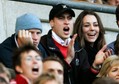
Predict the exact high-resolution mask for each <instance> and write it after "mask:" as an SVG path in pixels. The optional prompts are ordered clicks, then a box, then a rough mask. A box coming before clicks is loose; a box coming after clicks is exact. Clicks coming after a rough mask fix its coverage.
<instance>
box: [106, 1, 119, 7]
mask: <svg viewBox="0 0 119 84" xmlns="http://www.w3.org/2000/svg"><path fill="white" fill-rule="evenodd" d="M107 3H108V4H109V5H112V6H117V5H119V0H107Z"/></svg>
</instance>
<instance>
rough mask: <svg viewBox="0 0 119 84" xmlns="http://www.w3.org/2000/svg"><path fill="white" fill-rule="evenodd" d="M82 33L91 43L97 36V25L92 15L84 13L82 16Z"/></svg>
mask: <svg viewBox="0 0 119 84" xmlns="http://www.w3.org/2000/svg"><path fill="white" fill-rule="evenodd" d="M82 30H83V33H84V38H85V40H86V41H87V42H89V43H91V44H93V43H94V42H95V41H96V40H97V38H98V36H99V31H100V30H99V25H98V22H97V19H96V17H95V16H94V15H86V16H85V17H84V18H83V29H82Z"/></svg>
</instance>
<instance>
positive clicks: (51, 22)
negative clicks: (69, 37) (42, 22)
mask: <svg viewBox="0 0 119 84" xmlns="http://www.w3.org/2000/svg"><path fill="white" fill-rule="evenodd" d="M50 26H51V28H53V26H54V21H53V20H50Z"/></svg>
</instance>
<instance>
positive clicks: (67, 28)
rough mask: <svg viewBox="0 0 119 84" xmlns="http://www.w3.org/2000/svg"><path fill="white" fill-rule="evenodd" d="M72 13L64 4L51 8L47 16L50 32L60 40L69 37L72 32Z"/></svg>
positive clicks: (73, 14)
mask: <svg viewBox="0 0 119 84" xmlns="http://www.w3.org/2000/svg"><path fill="white" fill-rule="evenodd" d="M74 16H75V13H74V11H73V10H72V9H71V8H70V7H69V6H67V5H66V4H58V5H55V6H53V8H52V9H51V11H50V14H49V21H50V25H51V27H52V31H53V32H55V34H56V35H58V36H59V37H60V38H61V39H62V40H65V39H67V38H69V37H70V35H71V33H72V30H73V18H72V17H74Z"/></svg>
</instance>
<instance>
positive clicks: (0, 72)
mask: <svg viewBox="0 0 119 84" xmlns="http://www.w3.org/2000/svg"><path fill="white" fill-rule="evenodd" d="M0 77H3V78H4V79H5V80H6V81H7V82H8V83H9V82H10V80H11V74H10V72H9V70H8V69H7V68H6V67H5V66H4V65H3V64H2V63H0Z"/></svg>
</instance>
